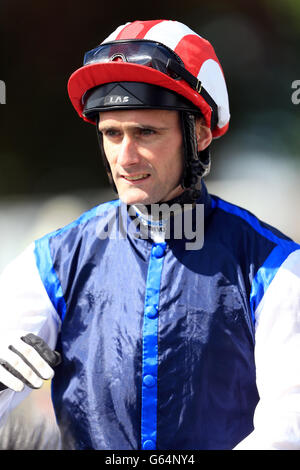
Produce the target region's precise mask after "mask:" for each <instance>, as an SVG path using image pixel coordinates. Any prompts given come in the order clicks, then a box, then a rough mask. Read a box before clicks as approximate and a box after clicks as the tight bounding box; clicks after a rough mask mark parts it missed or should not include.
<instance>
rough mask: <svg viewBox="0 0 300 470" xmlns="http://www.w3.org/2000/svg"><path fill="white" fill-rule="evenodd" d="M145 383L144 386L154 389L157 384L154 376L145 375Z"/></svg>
mask: <svg viewBox="0 0 300 470" xmlns="http://www.w3.org/2000/svg"><path fill="white" fill-rule="evenodd" d="M143 382H144V385H146V387H149V388H150V387H154V385H155V383H156V380H155V377H153V375H150V374H149V375H145V377H144V378H143Z"/></svg>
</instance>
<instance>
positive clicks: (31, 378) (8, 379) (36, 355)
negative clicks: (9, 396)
mask: <svg viewBox="0 0 300 470" xmlns="http://www.w3.org/2000/svg"><path fill="white" fill-rule="evenodd" d="M1 343H2V344H1V345H0V391H1V390H4V389H6V388H10V389H12V390H14V391H15V392H21V391H22V390H23V388H24V384H25V385H27V386H28V387H30V388H33V389H37V388H40V387H41V386H42V385H43V380H49V379H51V378H52V377H53V375H54V370H53V369H52V367H55V366H57V365H58V364H59V363H60V362H61V356H60V354H59V353H58V352H57V351H52V350H51V349H50V348H49V346H48V345H47V344H46V343H45V341H44V340H43V339H42V338H40V337H39V336H36V335H34V334H32V333H29V334H27V335H26V336H22V337H21V338H17V339H16V338H14V339H13V340H5V341H2V340H1Z"/></svg>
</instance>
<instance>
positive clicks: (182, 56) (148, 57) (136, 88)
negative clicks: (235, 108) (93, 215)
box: [68, 20, 229, 202]
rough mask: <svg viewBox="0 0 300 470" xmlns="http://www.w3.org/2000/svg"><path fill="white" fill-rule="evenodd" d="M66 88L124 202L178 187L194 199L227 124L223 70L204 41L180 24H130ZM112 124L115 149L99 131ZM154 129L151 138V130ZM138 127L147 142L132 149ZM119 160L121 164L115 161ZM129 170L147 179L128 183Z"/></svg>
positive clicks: (89, 59)
mask: <svg viewBox="0 0 300 470" xmlns="http://www.w3.org/2000/svg"><path fill="white" fill-rule="evenodd" d="M68 90H69V96H70V98H71V101H72V103H73V105H74V107H75V109H76V110H77V112H78V113H79V115H80V116H81V117H82V118H83V119H84V120H86V121H88V122H93V123H94V124H96V129H97V132H98V136H99V142H100V147H101V149H102V153H103V155H104V162H105V165H106V169H107V172H108V175H109V177H110V179H111V181H112V183H113V185H114V187H115V189H117V191H118V193H119V196H120V197H121V198H122V199H123V200H125V199H127V198H129V199H128V201H133V200H134V199H135V198H136V197H137V198H138V199H139V198H141V199H142V200H144V202H146V201H152V202H153V200H156V199H157V198H158V199H159V200H166V198H169V197H170V196H176V195H177V194H179V193H180V192H182V190H183V189H187V190H189V192H190V194H191V195H192V194H194V195H195V194H196V193H197V191H198V193H199V187H200V185H199V182H200V180H201V178H202V177H203V176H204V175H205V174H206V173H207V172H208V171H209V167H210V155H209V151H208V147H209V144H210V141H211V138H212V137H213V138H216V137H219V136H221V135H223V134H224V133H225V132H226V131H227V128H228V124H229V106H228V96H227V90H226V84H225V80H224V76H223V72H222V69H221V66H220V63H219V61H218V59H217V57H216V55H215V52H214V50H213V48H212V46H211V44H210V43H209V42H208V41H206V40H205V39H203V38H202V37H200V36H199V35H197V34H196V33H194V32H193V31H192V30H191V29H190V28H188V27H187V26H185V25H183V24H182V23H179V22H177V21H168V20H155V21H135V22H133V23H127V24H126V25H123V26H120V27H119V28H117V30H116V31H115V32H114V33H112V34H111V35H110V36H109V37H108V38H107V39H106V40H105V41H103V43H102V44H100V46H98V47H96V48H95V49H93V50H92V51H89V52H88V53H86V55H85V60H84V66H83V67H81V68H80V69H79V70H77V71H76V72H74V73H73V74H72V76H71V77H70V80H69V84H68ZM99 113H100V114H99ZM128 113H129V114H128ZM99 116H100V118H99ZM146 116H147V119H146ZM154 116H155V119H154ZM147 120H148V121H149V122H147ZM109 121H114V125H115V127H116V128H118V132H119V135H122V140H121V141H119V142H118V143H117V142H116V141H114V142H112V140H111V139H108V134H105V133H104V132H103V130H104V127H103V126H104V122H109ZM154 121H155V123H154ZM154 124H155V126H154V127H155V129H157V131H156V132H157V133H156V134H155V133H154V132H153V129H152V132H150V130H151V129H150V128H149V126H150V127H151V126H153V125H154ZM98 125H99V128H98ZM143 126H148V131H147V132H148V137H149V139H148V140H147V143H143V144H141V143H139V144H138V145H137V144H135V145H133V138H132V133H131V137H130V132H129V129H130V128H131V129H133V128H134V127H135V128H136V130H137V129H138V128H141V127H143ZM163 129H165V131H164V132H163ZM100 131H101V132H100ZM143 132H144V135H145V133H146V131H143ZM159 132H161V134H159ZM112 135H113V132H112V133H110V134H109V136H110V137H111V136H112ZM200 135H201V136H202V138H201V139H200V140H199V136H200ZM154 136H156V137H154ZM203 136H204V137H203ZM115 137H116V136H115ZM129 137H130V139H129ZM150 137H151V138H150ZM151 139H153V140H151ZM129 147H130V149H131V150H130V152H129ZM159 148H160V150H159ZM167 148H168V151H167V152H166V151H165V149H167ZM116 149H118V151H117V150H116ZM125 150H126V152H125ZM120 152H121V154H120V155H119V153H120ZM124 152H125V153H124ZM124 155H125V156H126V159H127V163H126V165H124V164H121V163H120V162H121V160H122V161H124V158H125V157H124ZM117 156H118V158H117ZM158 156H160V158H158ZM121 157H122V158H121ZM129 158H130V159H131V164H129V165H128V162H129ZM154 162H155V163H154ZM152 163H153V166H152ZM134 167H135V168H134ZM167 169H168V171H166V170H167ZM133 170H137V171H134V172H133ZM146 170H147V171H146ZM140 171H142V173H140ZM126 172H127V173H126ZM130 172H132V173H135V176H139V175H146V176H145V178H143V179H141V180H140V181H138V180H136V181H137V182H134V183H133V182H132V181H131V182H129V181H128V176H129V174H130ZM144 172H145V173H144ZM125 176H127V180H126V178H125ZM171 183H172V184H171ZM159 185H162V186H163V187H159ZM150 187H151V189H152V191H153V192H155V194H154V193H153V194H152V193H151V194H150V193H149V190H150ZM134 195H135V196H134ZM155 202H157V201H155Z"/></svg>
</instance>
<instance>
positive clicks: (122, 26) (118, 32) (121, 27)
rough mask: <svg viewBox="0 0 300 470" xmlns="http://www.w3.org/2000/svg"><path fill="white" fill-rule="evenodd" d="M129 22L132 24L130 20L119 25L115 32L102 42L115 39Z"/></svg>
mask: <svg viewBox="0 0 300 470" xmlns="http://www.w3.org/2000/svg"><path fill="white" fill-rule="evenodd" d="M128 24H130V21H128V23H125V24H121V26H119V27H118V28H117V29H116V30H115V31H114V32H113V33H111V34H110V35H109V36H107V38H106V39H104V41H102V43H101V44H104V43H105V42H109V41H114V40H115V39H116V37H117V36H118V34H120V32H121V31H122V29H124V28H125V27H126V26H127V25H128Z"/></svg>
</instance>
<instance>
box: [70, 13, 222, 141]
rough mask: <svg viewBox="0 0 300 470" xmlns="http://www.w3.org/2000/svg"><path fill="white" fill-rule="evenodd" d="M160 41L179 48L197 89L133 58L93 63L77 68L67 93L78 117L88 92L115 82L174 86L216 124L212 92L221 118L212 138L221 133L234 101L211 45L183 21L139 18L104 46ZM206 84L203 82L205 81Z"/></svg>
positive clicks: (120, 28) (169, 46)
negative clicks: (139, 19) (126, 41)
mask: <svg viewBox="0 0 300 470" xmlns="http://www.w3.org/2000/svg"><path fill="white" fill-rule="evenodd" d="M135 39H138V40H143V39H144V40H148V41H156V42H158V43H160V44H162V45H164V46H166V47H167V48H168V49H171V50H172V51H174V52H175V53H176V54H177V56H179V57H180V59H181V60H182V62H183V64H184V67H185V69H187V70H188V72H190V74H192V75H193V77H196V78H197V79H198V81H199V82H198V83H199V84H200V87H201V86H202V87H203V90H204V91H205V93H206V94H203V93H202V94H201V91H200V93H199V90H200V87H199V88H198V86H197V87H196V89H195V87H192V86H191V85H190V84H189V83H187V82H186V81H185V80H184V79H183V80H178V79H174V78H172V76H169V75H167V74H165V73H163V72H161V71H159V70H157V69H154V68H149V67H148V66H144V65H140V64H137V63H130V62H126V61H125V62H123V61H121V62H119V61H117V62H114V61H109V62H97V61H95V62H93V63H90V64H88V65H84V66H83V67H81V68H79V69H78V70H76V71H75V72H74V73H73V74H72V75H71V77H70V79H69V82H68V93H69V97H70V99H71V102H72V104H73V106H74V108H75V109H76V111H77V112H78V114H79V116H80V117H82V118H83V119H84V120H86V121H88V122H92V121H91V120H90V119H89V118H87V117H86V116H84V114H83V107H84V100H83V98H84V96H85V94H86V92H87V91H88V90H91V89H92V88H95V87H97V86H100V85H103V84H107V83H112V82H131V81H132V82H143V83H149V84H153V85H158V86H160V87H163V88H166V89H169V90H172V91H174V92H176V93H178V94H179V95H181V96H183V97H185V98H186V99H188V100H189V101H190V102H192V103H193V104H194V105H195V106H196V107H197V108H199V109H200V111H201V113H202V114H203V116H204V118H205V121H206V124H207V126H208V127H211V117H212V108H211V106H210V104H208V102H207V100H206V99H205V98H206V95H207V94H208V95H209V96H210V97H211V98H212V100H213V101H214V102H215V103H216V105H217V122H216V124H215V126H214V127H213V129H212V134H213V137H219V136H221V135H223V134H225V132H226V131H227V129H228V126H229V119H230V113H229V103H228V94H227V88H226V82H225V78H224V74H223V70H222V67H221V65H220V62H219V60H218V58H217V56H216V54H215V51H214V49H213V47H212V45H211V44H210V43H209V42H208V41H207V40H206V39H204V38H202V37H201V36H199V35H198V34H196V33H195V32H194V31H192V30H191V29H190V28H189V27H188V26H186V25H184V24H183V23H180V22H178V21H171V20H154V21H134V22H132V23H127V24H125V25H122V26H119V27H118V28H117V29H116V30H115V31H114V32H113V33H112V34H111V35H110V36H108V37H107V38H106V39H105V40H104V41H103V42H102V43H101V44H105V43H107V42H111V41H117V40H135ZM200 82H201V83H200Z"/></svg>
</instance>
